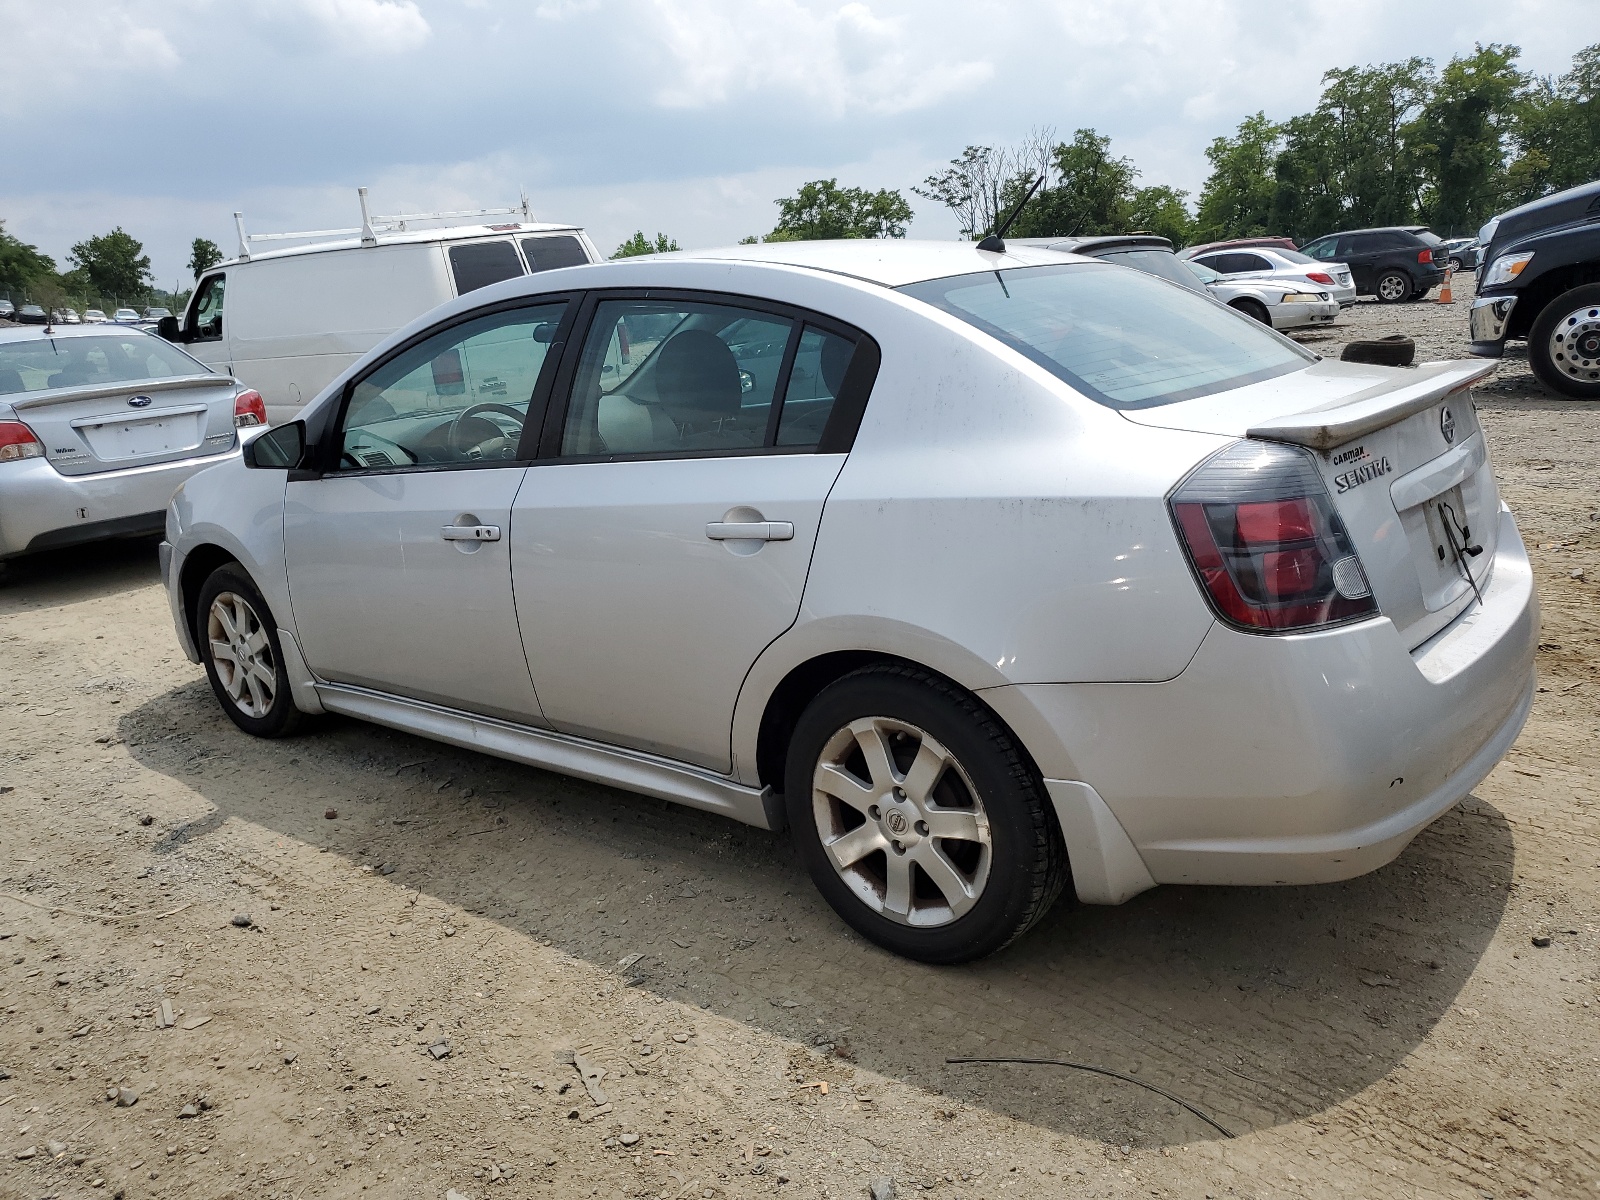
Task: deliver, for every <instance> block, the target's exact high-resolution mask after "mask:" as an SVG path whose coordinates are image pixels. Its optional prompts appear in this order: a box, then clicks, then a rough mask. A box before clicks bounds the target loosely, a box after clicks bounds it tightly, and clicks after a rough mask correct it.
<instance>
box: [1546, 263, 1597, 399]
mask: <svg viewBox="0 0 1600 1200" xmlns="http://www.w3.org/2000/svg"><path fill="white" fill-rule="evenodd" d="M1528 362H1529V365H1531V366H1532V367H1533V373H1534V374H1535V375H1537V376H1538V377H1539V379H1540V381H1541V382H1542V383H1544V384H1545V386H1547V387H1549V388H1551V389H1553V390H1554V391H1557V392H1560V393H1561V394H1562V395H1563V396H1570V397H1571V398H1572V399H1574V400H1600V283H1587V284H1584V285H1583V286H1582V287H1575V288H1573V289H1572V290H1571V291H1569V292H1563V293H1562V294H1561V295H1559V296H1557V297H1556V298H1555V299H1554V300H1552V301H1550V303H1548V304H1546V305H1545V306H1544V309H1543V311H1541V312H1540V313H1539V315H1538V317H1537V318H1535V320H1534V322H1533V328H1532V329H1530V330H1529V331H1528Z"/></svg>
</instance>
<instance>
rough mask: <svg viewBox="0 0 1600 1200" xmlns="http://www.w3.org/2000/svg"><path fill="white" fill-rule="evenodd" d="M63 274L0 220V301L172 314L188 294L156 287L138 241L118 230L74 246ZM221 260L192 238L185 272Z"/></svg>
mask: <svg viewBox="0 0 1600 1200" xmlns="http://www.w3.org/2000/svg"><path fill="white" fill-rule="evenodd" d="M67 261H68V263H69V264H70V266H69V267H68V269H67V270H65V271H62V270H59V269H58V268H57V266H56V262H55V260H54V259H53V258H51V257H50V256H49V255H48V254H45V253H44V252H42V251H41V250H40V249H39V248H38V247H37V246H32V245H29V244H28V243H27V242H24V241H22V240H21V239H20V238H18V237H16V236H14V235H12V234H10V233H7V232H6V227H5V221H3V220H0V296H4V297H5V298H6V299H8V300H12V301H17V302H20V301H25V300H29V301H33V302H35V303H37V304H40V305H43V306H44V307H45V308H46V309H50V310H55V309H62V308H67V307H72V308H76V309H79V310H80V311H81V310H82V309H85V308H99V309H103V310H105V311H107V312H110V311H111V310H113V309H115V308H119V307H121V306H123V305H148V304H158V305H162V306H164V307H167V308H171V309H173V310H174V311H176V310H177V308H178V307H180V306H181V305H183V304H184V303H186V302H187V300H188V296H189V289H186V288H183V287H178V288H175V289H174V290H172V291H170V292H167V291H163V290H161V289H160V288H158V287H156V286H155V283H154V280H153V278H152V276H151V274H150V256H149V255H148V254H146V253H145V252H144V245H143V243H141V242H140V241H139V239H138V238H136V237H134V236H133V235H132V234H130V233H128V232H127V231H126V230H124V229H123V228H122V226H120V225H119V226H117V227H116V228H115V229H113V230H112V231H111V232H110V233H102V234H97V235H96V236H94V237H89V238H85V239H84V240H83V241H81V242H78V243H77V244H75V245H74V246H73V247H72V249H71V250H70V251H69V252H68V254H67ZM221 261H222V251H221V250H219V249H218V248H217V244H216V243H215V242H213V241H211V240H210V239H209V238H195V239H194V242H193V243H192V244H191V246H190V257H189V264H188V265H189V269H190V270H191V271H193V272H194V275H195V278H197V279H198V278H199V277H200V275H201V273H202V272H204V271H207V270H209V269H210V268H212V267H214V266H215V265H216V264H217V263H219V262H221Z"/></svg>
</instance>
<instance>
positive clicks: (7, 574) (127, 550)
mask: <svg viewBox="0 0 1600 1200" xmlns="http://www.w3.org/2000/svg"><path fill="white" fill-rule="evenodd" d="M160 540H161V539H160V538H159V537H137V538H115V539H112V540H110V541H105V542H92V543H90V544H88V545H85V546H70V547H68V548H66V549H64V550H47V551H44V552H43V553H41V554H29V555H25V556H23V557H20V558H10V559H7V560H6V561H5V562H3V563H0V607H11V606H22V607H34V608H42V607H44V606H45V605H60V604H71V603H73V602H75V601H78V600H90V599H105V598H109V597H111V596H116V595H119V594H121V593H123V592H129V591H133V590H134V589H135V588H142V587H148V586H149V585H150V584H152V583H155V582H157V581H159V580H160V578H161V565H160V562H159V561H158V560H157V558H156V546H157V544H158V543H159V542H160Z"/></svg>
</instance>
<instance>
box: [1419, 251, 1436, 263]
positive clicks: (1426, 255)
mask: <svg viewBox="0 0 1600 1200" xmlns="http://www.w3.org/2000/svg"><path fill="white" fill-rule="evenodd" d="M1417 261H1418V262H1419V263H1424V264H1426V263H1431V262H1432V261H1433V251H1432V250H1419V251H1418V252H1417Z"/></svg>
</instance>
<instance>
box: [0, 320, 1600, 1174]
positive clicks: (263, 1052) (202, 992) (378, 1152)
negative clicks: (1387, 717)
mask: <svg viewBox="0 0 1600 1200" xmlns="http://www.w3.org/2000/svg"><path fill="white" fill-rule="evenodd" d="M1463 300H1464V297H1463V296H1462V295H1461V293H1460V292H1459V291H1458V300H1457V303H1456V304H1455V305H1454V306H1452V307H1448V308H1443V307H1438V306H1434V305H1404V306H1397V307H1393V308H1383V309H1380V308H1378V307H1377V306H1376V305H1372V304H1362V305H1360V306H1358V308H1357V309H1356V310H1354V311H1353V312H1351V313H1348V314H1346V316H1345V317H1344V318H1343V319H1342V320H1341V322H1340V324H1339V325H1338V326H1337V327H1335V328H1334V329H1332V330H1328V331H1323V334H1322V335H1321V336H1319V337H1318V339H1317V340H1316V341H1314V342H1312V343H1311V344H1313V345H1315V346H1316V348H1317V349H1318V350H1319V351H1322V352H1324V353H1329V352H1336V351H1337V347H1338V344H1339V343H1340V341H1342V340H1344V339H1346V338H1349V337H1352V336H1357V335H1369V334H1374V333H1382V332H1387V331H1389V330H1391V329H1400V330H1403V331H1405V332H1409V333H1412V334H1413V335H1414V336H1416V337H1417V338H1418V339H1419V341H1420V342H1421V344H1422V350H1423V354H1422V357H1434V356H1459V355H1460V354H1461V352H1462V346H1463V341H1464V336H1463V326H1464V321H1465V304H1464V303H1463ZM1479 400H1480V407H1481V408H1482V410H1483V414H1484V419H1485V422H1486V424H1487V427H1488V429H1489V432H1490V434H1491V437H1492V445H1493V451H1494V454H1495V457H1496V461H1497V464H1498V468H1499V472H1500V477H1501V480H1502V485H1503V488H1504V492H1505V495H1506V496H1507V498H1508V499H1509V501H1510V503H1511V505H1512V506H1513V508H1514V509H1515V511H1516V513H1517V516H1518V518H1519V520H1520V521H1521V523H1522V529H1523V533H1524V535H1525V537H1526V538H1527V540H1528V542H1529V544H1530V546H1531V547H1532V548H1533V554H1534V559H1535V562H1536V565H1537V572H1538V578H1539V587H1540V591H1541V596H1542V600H1543V604H1544V621H1545V626H1544V634H1543V645H1542V647H1541V653H1540V663H1541V668H1542V674H1541V680H1540V682H1541V687H1540V694H1539V696H1538V698H1537V704H1536V707H1535V709H1534V714H1533V717H1532V720H1531V721H1530V722H1529V724H1528V727H1527V730H1526V732H1525V733H1524V734H1523V736H1522V739H1521V740H1520V742H1518V744H1517V746H1516V747H1515V749H1514V750H1513V751H1512V753H1511V755H1510V756H1509V757H1508V758H1507V760H1506V761H1505V762H1504V763H1503V764H1501V766H1500V767H1499V768H1498V769H1496V770H1495V772H1494V773H1493V774H1492V775H1491V776H1490V777H1489V778H1488V780H1486V781H1485V782H1484V784H1483V785H1482V786H1481V787H1480V788H1479V789H1478V790H1477V792H1476V794H1475V795H1473V796H1472V797H1470V798H1469V799H1468V800H1467V801H1466V802H1465V803H1463V804H1462V805H1461V806H1460V807H1459V808H1457V809H1455V810H1454V811H1452V812H1450V813H1448V814H1447V815H1445V816H1444V817H1443V818H1441V819H1440V820H1439V821H1438V822H1437V823H1436V824H1435V825H1433V826H1432V827H1431V828H1430V829H1428V830H1427V831H1426V832H1424V833H1423V834H1422V835H1421V836H1420V837H1418V838H1417V840H1416V841H1415V843H1414V844H1413V845H1412V846H1411V847H1410V848H1409V849H1408V850H1407V851H1406V852H1405V853H1404V854H1403V855H1402V856H1401V857H1400V859H1399V860H1398V861H1397V862H1395V863H1394V864H1392V865H1391V866H1389V867H1388V868H1386V869H1384V870H1381V871H1379V872H1377V873H1375V874H1373V875H1371V876H1368V877H1366V878H1362V879H1358V880H1354V881H1352V882H1350V883H1347V884H1342V885H1337V886H1329V887H1317V888H1284V889H1273V890H1266V889H1261V890H1257V889H1206V888H1178V887H1165V888H1159V889H1157V890H1156V891H1153V892H1149V893H1146V894H1145V895H1142V896H1139V897H1138V898H1136V899H1135V900H1133V901H1131V902H1130V903H1128V904H1127V905H1125V906H1123V907H1120V908H1114V909H1096V908H1084V907H1080V906H1077V905H1075V904H1072V903H1069V902H1063V903H1062V904H1061V905H1060V906H1059V907H1058V908H1057V909H1056V910H1055V912H1054V913H1053V914H1052V915H1051V916H1050V917H1049V919H1048V920H1047V921H1046V922H1045V923H1044V924H1043V925H1042V926H1041V927H1039V928H1038V929H1036V930H1035V931H1034V932H1033V933H1032V934H1031V935H1030V936H1028V937H1027V938H1026V939H1025V940H1024V941H1022V942H1021V943H1020V944H1018V945H1017V946H1015V947H1013V948H1012V949H1010V950H1008V951H1007V952H1005V953H1004V954H1001V955H999V956H997V957H995V958H993V959H990V960H988V961H985V962H982V963H979V964H977V965H975V966H970V967H965V968H961V969H951V970H942V969H931V968H927V967H922V966H918V965H916V964H912V963H908V962H903V961H900V960H897V959H894V958H891V957H889V956H888V955H885V954H883V953H881V952H879V951H878V950H876V949H875V948H873V947H871V946H869V945H867V944H864V943H863V942H862V941H860V940H859V939H857V938H855V937H853V936H852V935H851V934H850V933H849V932H848V931H847V930H845V929H844V927H843V926H842V925H841V924H840V923H839V922H838V921H837V920H835V919H834V918H833V916H832V915H831V913H830V912H829V911H828V910H827V909H826V908H825V907H824V905H823V903H822V901H821V900H820V899H819V898H818V897H817V896H816V894H815V893H814V892H813V890H812V888H811V886H810V884H809V882H808V881H807V879H806V878H805V876H804V874H803V872H802V871H801V869H800V867H799V866H798V864H797V862H796V860H795V858H794V856H793V854H792V853H791V851H790V849H789V847H788V844H787V843H786V842H785V841H784V840H782V839H780V838H777V837H773V836H771V835H767V834H764V833H760V832H758V831H754V830H751V829H747V828H743V827H740V826H736V825H733V824H731V823H728V822H726V821H722V820H720V819H716V818H712V817H709V816H704V815H700V814H697V813H694V812H690V811H687V810H677V809H668V808H666V807H665V806H663V805H662V804H660V803H658V802H654V801H649V800H644V799H640V798H638V797H634V796H630V795H626V794H623V793H620V792H615V791H611V790H608V789H605V788H601V787H595V786H590V785H587V784H584V783H578V782H573V781H569V780H565V779H562V778H558V777H556V776H552V775H546V774H542V773H540V772H538V771H533V770H528V769H524V768H521V767H517V766H513V765H510V764H505V763H501V762H498V761H496V760H492V759H488V758H482V757H477V756H474V755H471V754H468V753H464V752H458V751H455V750H452V749H450V748H448V747H443V746H440V745H436V744H433V743H430V742H426V741H422V740H420V739H417V738H413V737H409V736H405V735H401V734H396V733H393V732H389V731H386V730H382V729H378V728H375V727H372V726H368V725H362V724H358V723H355V722H352V721H342V720H328V721H325V722H324V723H322V724H320V725H319V726H318V727H317V728H316V729H315V730H314V731H313V732H311V733H309V734H307V735H305V736H302V737H299V738H296V739H293V740H289V741H282V742H260V741H253V740H251V739H250V738H248V737H245V736H244V735H243V734H241V733H239V732H238V731H236V730H235V729H234V727H233V726H232V725H231V724H229V723H228V721H227V720H226V719H225V718H224V717H223V715H222V713H221V712H220V711H219V710H218V708H217V706H216V704H215V702H214V701H213V699H212V697H211V694H210V692H209V691H208V689H207V686H206V683H205V680H204V677H203V675H202V674H201V672H200V670H199V669H198V668H196V667H194V666H192V665H191V664H189V663H188V662H187V661H185V660H184V658H183V657H182V655H181V654H180V653H179V652H178V650H177V648H176V645H175V643H174V640H173V635H172V631H171V628H170V624H169V619H168V615H167V608H166V604H165V600H164V597H163V594H162V592H161V589H160V586H159V581H158V578H157V572H156V562H155V554H154V551H153V549H152V547H151V546H150V545H149V544H148V543H143V544H135V545H126V546H121V547H113V548H103V547H102V548H96V549H90V550H84V551H79V552H72V553H62V554H57V555H52V556H49V557H47V558H41V559H38V560H33V561H30V562H28V563H26V564H23V565H19V566H14V567H13V568H12V569H11V570H10V571H9V572H8V573H7V574H6V575H5V577H4V578H3V579H0V662H3V663H4V680H5V686H4V688H3V689H0V738H3V740H0V792H3V794H0V938H3V940H0V1196H3V1197H5V1198H7V1200H9V1198H12V1197H18V1198H33V1200H37V1198H40V1197H47V1196H59V1197H62V1198H63V1200H65V1198H67V1197H100V1196H105V1197H110V1196H123V1197H125V1198H126V1200H134V1198H142V1197H184V1198H186V1200H193V1198H209V1197H218V1198H220V1197H245V1196H248V1197H267V1198H269V1200H300V1198H301V1197H306V1198H321V1197H355V1196H359V1195H361V1194H362V1193H367V1194H371V1195H375V1196H383V1197H390V1196H394V1197H405V1198H410V1197H419V1198H427V1200H443V1198H444V1197H446V1196H447V1195H448V1194H449V1192H450V1191H451V1190H454V1191H455V1192H456V1193H459V1194H460V1195H461V1196H465V1197H468V1198H470V1200H484V1198H488V1200H493V1198H494V1197H505V1198H507V1200H511V1198H514V1197H544V1196H560V1197H585V1196H601V1197H614V1196H615V1197H668V1198H670V1200H679V1198H688V1197H728V1196H734V1197H743V1196H767V1195H777V1196H792V1197H824V1196H827V1197H867V1196H868V1195H869V1194H871V1193H870V1189H871V1188H872V1186H873V1185H874V1182H875V1181H878V1180H884V1179H889V1180H892V1181H893V1183H892V1185H880V1186H886V1187H892V1194H894V1195H896V1196H899V1197H906V1196H910V1195H915V1194H918V1193H921V1192H930V1193H932V1194H933V1195H935V1196H941V1197H965V1198H976V1197H991V1198H992V1197H1024V1196H1038V1197H1046V1196H1049V1197H1059V1196H1069V1197H1080V1196H1095V1197H1133V1196H1151V1195H1154V1196H1174V1197H1180V1196H1181V1197H1197V1198H1198V1197H1208V1196H1209V1197H1216V1198H1217V1200H1221V1198H1223V1197H1236V1196H1237V1197H1279V1196H1318V1197H1321V1196H1341V1197H1343V1196H1349V1197H1418V1196H1426V1197H1433V1196H1441V1197H1443V1196H1448V1197H1463V1198H1476V1197H1511V1196H1536V1197H1566V1196H1592V1195H1600V1118H1597V1116H1596V1114H1597V1113H1600V982H1597V981H1600V913H1597V904H1596V901H1597V893H1600V886H1597V872H1596V868H1597V867H1600V822H1597V816H1600V809H1597V807H1596V792H1595V784H1594V768H1595V766H1596V764H1597V763H1600V736H1597V735H1600V727H1597V722H1596V718H1595V699H1596V696H1597V694H1600V686H1597V684H1600V680H1597V677H1596V670H1597V665H1600V653H1597V646H1596V638H1595V635H1596V630H1597V628H1600V607H1597V605H1596V602H1595V594H1596V593H1595V589H1596V588H1597V587H1600V519H1597V514H1600V484H1597V481H1596V472H1597V468H1600V438H1597V434H1596V429H1597V422H1600V412H1596V411H1595V407H1596V406H1594V405H1584V404H1574V403H1570V402H1565V401H1558V400H1555V399H1553V398H1550V397H1548V396H1546V395H1545V394H1544V393H1543V392H1542V391H1541V389H1540V388H1539V387H1538V385H1537V384H1536V383H1534V382H1533V381H1532V379H1531V378H1530V377H1529V376H1528V374H1527V371H1526V362H1525V360H1519V359H1515V358H1508V359H1507V360H1506V361H1505V362H1504V364H1503V365H1502V366H1501V368H1500V372H1499V376H1498V378H1497V380H1496V381H1495V382H1494V383H1492V384H1491V385H1490V386H1488V387H1486V388H1484V389H1483V390H1482V392H1481V393H1480V397H1479ZM1579 571H1583V572H1586V577H1583V578H1580V577H1577V576H1576V574H1575V573H1576V572H1579ZM335 814H336V815H335ZM246 917H248V922H247V923H246V921H245V918H246ZM1546 939H1548V941H1546ZM164 1007H165V1008H166V1009H167V1010H169V1012H170V1016H171V1018H172V1021H171V1023H170V1024H169V1023H168V1022H167V1021H166V1020H165V1017H166V1016H167V1015H168V1012H164V1011H163V1009H164ZM573 1052H576V1053H577V1055H578V1057H579V1064H578V1065H582V1066H589V1067H590V1068H591V1075H592V1072H593V1071H594V1070H601V1071H604V1072H605V1074H604V1076H603V1077H602V1078H600V1079H598V1081H597V1082H596V1081H595V1080H593V1079H592V1078H591V1080H590V1082H591V1083H593V1084H594V1086H595V1087H596V1088H597V1089H598V1092H599V1094H602V1095H603V1097H604V1100H605V1104H597V1103H596V1100H597V1099H598V1098H599V1096H598V1095H597V1096H595V1097H591V1095H590V1094H589V1093H588V1092H587V1091H586V1084H585V1081H584V1079H583V1077H582V1075H581V1073H580V1070H579V1069H578V1066H577V1065H574V1064H573V1062H572V1055H573ZM949 1057H1027V1058H1060V1059H1069V1060H1073V1061H1076V1062H1083V1063H1089V1064H1094V1065H1098V1066H1101V1067H1105V1068H1107V1069H1109V1070H1112V1071H1116V1072H1120V1073H1122V1074H1123V1075H1126V1076H1130V1077H1132V1078H1133V1079H1135V1080H1143V1081H1146V1082H1147V1083H1149V1084H1152V1085H1155V1086H1157V1087H1159V1088H1162V1089H1165V1091H1167V1092H1169V1093H1171V1095H1172V1096H1174V1097H1180V1098H1182V1099H1183V1100H1185V1101H1187V1102H1188V1103H1190V1104H1192V1105H1194V1106H1195V1107H1196V1108H1198V1109H1200V1110H1201V1111H1203V1112H1204V1113H1206V1114H1207V1115H1208V1116H1209V1117H1211V1118H1213V1119H1214V1120H1215V1121H1216V1122H1218V1123H1219V1124H1220V1125H1221V1126H1223V1127H1225V1128H1226V1130H1228V1131H1229V1133H1231V1134H1233V1135H1234V1136H1232V1137H1228V1136H1225V1135H1224V1134H1223V1133H1222V1132H1220V1131H1219V1130H1218V1129H1217V1128H1215V1127H1213V1126H1212V1125H1210V1124H1208V1123H1207V1122H1206V1121H1204V1120H1202V1119H1201V1118H1200V1117H1198V1116H1197V1115H1195V1114H1194V1113H1193V1112H1191V1111H1189V1110H1188V1109H1186V1108H1184V1107H1181V1106H1180V1105H1179V1104H1178V1103H1175V1102H1174V1101H1173V1100H1171V1099H1168V1098H1166V1097H1164V1096H1162V1095H1160V1094H1157V1093H1155V1092H1152V1091H1150V1090H1147V1089H1146V1088H1144V1087H1140V1086H1137V1085H1136V1084H1135V1083H1132V1082H1126V1081H1124V1080H1121V1079H1117V1078H1113V1077H1109V1076H1103V1075H1096V1074H1091V1073H1086V1072H1083V1071H1078V1070H1073V1069H1069V1068H1063V1067H1056V1066H1000V1065H959V1064H949V1063H947V1062H946V1059H947V1058H949ZM824 1084H825V1085H826V1087H824V1086H823V1085H824ZM119 1089H127V1090H126V1091H122V1092H120V1095H121V1096H122V1098H123V1100H128V1099H132V1098H134V1097H135V1096H136V1102H135V1103H133V1104H131V1105H122V1104H119V1103H117V1102H116V1101H115V1100H108V1099H107V1097H108V1096H116V1095H118V1094H119ZM186 1105H189V1106H192V1107H189V1108H186V1107H185V1106H186ZM186 1113H193V1114H194V1115H185V1114H186ZM884 1194H888V1193H887V1192H885V1193H884Z"/></svg>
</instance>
